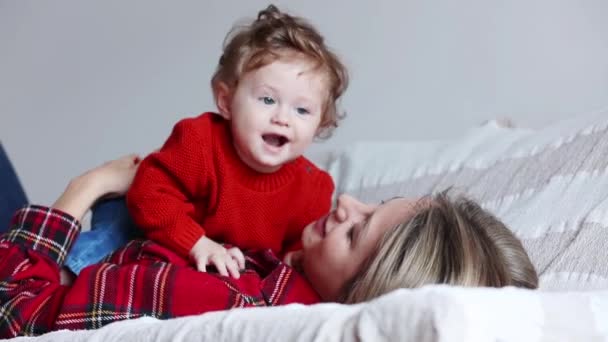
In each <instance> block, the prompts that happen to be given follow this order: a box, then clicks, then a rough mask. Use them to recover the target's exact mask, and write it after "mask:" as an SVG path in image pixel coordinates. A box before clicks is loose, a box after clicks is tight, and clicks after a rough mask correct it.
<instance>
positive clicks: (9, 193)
mask: <svg viewBox="0 0 608 342" xmlns="http://www.w3.org/2000/svg"><path fill="white" fill-rule="evenodd" d="M26 204H27V197H26V196H25V191H23V187H22V186H21V183H20V182H19V178H18V177H17V174H16V173H15V169H14V168H13V165H12V164H11V161H10V160H9V159H8V156H7V155H6V152H5V151H4V148H3V147H2V144H0V232H5V231H6V230H8V225H9V223H10V220H11V218H12V216H13V214H14V213H15V211H16V210H17V209H19V208H21V207H23V206H24V205H26Z"/></svg>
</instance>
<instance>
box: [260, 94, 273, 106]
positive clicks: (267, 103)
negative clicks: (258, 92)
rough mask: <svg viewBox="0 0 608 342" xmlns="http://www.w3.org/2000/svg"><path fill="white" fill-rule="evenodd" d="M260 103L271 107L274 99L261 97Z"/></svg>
mask: <svg viewBox="0 0 608 342" xmlns="http://www.w3.org/2000/svg"><path fill="white" fill-rule="evenodd" d="M259 100H260V101H262V102H264V104H266V105H272V104H274V103H275V102H274V99H273V98H272V97H270V96H262V97H260V98H259Z"/></svg>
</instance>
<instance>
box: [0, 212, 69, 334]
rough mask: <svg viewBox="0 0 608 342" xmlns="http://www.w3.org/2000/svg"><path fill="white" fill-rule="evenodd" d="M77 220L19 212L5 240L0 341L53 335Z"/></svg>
mask: <svg viewBox="0 0 608 342" xmlns="http://www.w3.org/2000/svg"><path fill="white" fill-rule="evenodd" d="M79 230H80V223H79V222H78V220H76V219H75V218H73V217H71V216H69V215H67V214H65V213H63V212H60V211H58V210H53V209H50V208H45V207H40V206H28V207H25V208H23V209H21V210H19V211H18V212H17V213H16V214H15V215H14V216H13V219H12V221H11V227H10V229H9V231H8V232H7V233H5V234H3V235H2V236H1V237H0V263H1V266H0V305H1V307H2V310H1V311H0V337H14V336H17V335H35V334H40V333H44V332H47V331H50V330H51V328H52V327H53V325H54V317H55V316H56V314H57V312H58V311H59V309H60V303H61V299H62V297H63V295H64V293H65V290H66V288H65V287H63V286H61V285H60V284H59V272H58V270H59V266H60V265H62V264H63V261H64V260H65V257H66V255H67V252H68V250H69V249H70V247H71V245H72V243H73V242H74V239H75V238H76V236H77V234H78V231H79Z"/></svg>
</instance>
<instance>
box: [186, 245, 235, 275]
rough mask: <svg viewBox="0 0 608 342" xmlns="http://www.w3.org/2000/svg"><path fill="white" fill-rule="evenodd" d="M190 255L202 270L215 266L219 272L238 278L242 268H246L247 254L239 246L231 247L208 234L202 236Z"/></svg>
mask: <svg viewBox="0 0 608 342" xmlns="http://www.w3.org/2000/svg"><path fill="white" fill-rule="evenodd" d="M190 257H191V258H192V259H193V260H194V262H195V263H196V268H197V269H198V270H199V271H201V272H206V271H207V265H209V264H212V265H214V266H215V268H216V269H217V271H218V272H219V274H221V275H223V276H225V277H227V276H228V274H230V276H231V277H233V278H236V279H238V278H239V277H240V276H241V275H240V273H239V270H240V269H243V268H245V256H244V255H243V252H241V250H240V249H238V248H237V247H232V248H229V249H226V248H224V246H222V245H220V244H219V243H217V242H215V241H213V240H211V239H209V238H208V237H206V236H203V237H201V238H200V239H198V241H197V242H196V243H195V244H194V246H193V247H192V250H190Z"/></svg>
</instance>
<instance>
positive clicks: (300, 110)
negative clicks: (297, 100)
mask: <svg viewBox="0 0 608 342" xmlns="http://www.w3.org/2000/svg"><path fill="white" fill-rule="evenodd" d="M296 110H297V111H298V114H301V115H306V114H310V112H309V111H308V109H306V108H302V107H299V108H297V109H296Z"/></svg>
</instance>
